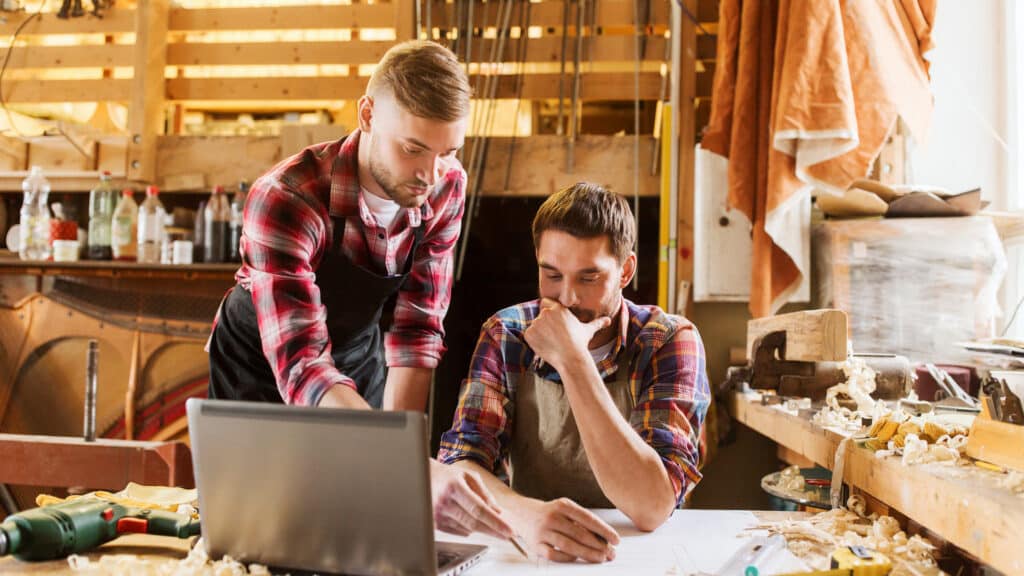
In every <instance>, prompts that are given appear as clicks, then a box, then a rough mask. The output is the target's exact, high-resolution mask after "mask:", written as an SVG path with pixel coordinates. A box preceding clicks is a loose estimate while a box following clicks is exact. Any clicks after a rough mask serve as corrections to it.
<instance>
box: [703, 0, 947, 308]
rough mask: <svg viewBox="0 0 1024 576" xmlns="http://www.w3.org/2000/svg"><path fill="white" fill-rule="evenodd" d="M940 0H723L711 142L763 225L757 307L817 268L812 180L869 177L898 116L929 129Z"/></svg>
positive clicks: (736, 200) (733, 194)
mask: <svg viewBox="0 0 1024 576" xmlns="http://www.w3.org/2000/svg"><path fill="white" fill-rule="evenodd" d="M935 2H936V0H898V1H897V2H891V1H884V0H768V1H759V2H741V1H740V0H722V2H721V4H720V18H719V37H718V61H717V64H716V71H715V80H714V85H713V98H712V109H711V120H710V122H709V124H708V127H707V130H706V132H705V134H704V137H703V140H702V141H701V145H702V146H703V147H704V148H705V149H707V150H709V151H711V152H714V153H717V154H721V155H722V156H725V157H727V158H728V159H729V205H730V206H731V207H733V208H735V209H738V210H741V211H742V212H744V213H745V214H746V215H747V216H748V217H749V218H750V220H751V222H753V225H754V230H753V258H752V270H751V272H752V274H751V293H750V311H751V313H752V315H753V316H754V317H761V316H766V315H770V314H773V313H775V312H776V311H777V310H778V309H779V308H780V307H781V306H782V304H784V303H785V302H786V300H787V299H788V298H789V296H790V295H791V294H792V293H793V292H794V291H795V290H796V289H797V288H798V287H799V285H800V282H801V280H802V278H803V277H804V276H805V275H806V274H808V273H809V271H810V270H809V261H808V258H807V256H806V255H807V252H808V245H809V242H810V238H809V234H808V232H809V231H808V230H807V229H806V222H807V214H806V206H807V198H809V195H810V192H811V190H812V189H818V190H819V191H821V192H825V193H836V194H838V193H841V192H842V191H843V190H845V189H846V188H847V187H849V185H850V183H851V182H852V181H853V180H855V179H857V178H862V177H864V176H865V175H866V174H867V173H868V171H869V169H870V167H871V163H872V162H873V161H874V159H875V158H876V157H877V156H878V153H879V152H880V151H881V149H882V146H883V145H884V144H885V139H886V137H887V135H888V134H889V132H890V131H891V129H892V128H893V126H894V125H895V123H896V119H897V117H902V118H903V119H904V121H905V122H906V123H907V125H908V127H909V128H910V132H911V134H912V135H913V136H914V137H915V138H916V139H917V140H918V141H923V140H924V139H925V138H926V137H927V132H928V122H929V118H930V116H931V110H932V96H931V92H930V90H929V85H928V82H929V78H928V63H927V61H925V60H924V58H923V56H922V54H923V53H924V52H925V51H926V50H928V49H930V48H931V47H932V40H931V25H932V24H931V23H932V22H933V21H934V16H935Z"/></svg>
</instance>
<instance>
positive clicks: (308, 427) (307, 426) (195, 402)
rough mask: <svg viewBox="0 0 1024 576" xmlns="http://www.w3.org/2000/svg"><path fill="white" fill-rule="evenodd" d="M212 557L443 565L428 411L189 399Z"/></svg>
mask: <svg viewBox="0 0 1024 576" xmlns="http://www.w3.org/2000/svg"><path fill="white" fill-rule="evenodd" d="M187 410H188V420H189V432H190V435H191V441H192V457H193V462H194V465H195V477H196V483H197V487H198V488H199V505H200V514H201V519H202V520H201V521H202V531H203V538H204V541H205V542H206V546H207V548H208V550H209V552H210V555H211V556H212V557H215V558H218V557H220V556H222V555H225V554H227V555H230V556H232V557H233V558H236V559H239V560H242V561H244V562H258V563H260V564H265V565H269V566H277V567H284V568H296V569H304V570H320V571H326V572H343V573H349V574H398V573H402V574H406V573H411V574H416V573H421V574H433V573H434V571H435V570H436V556H435V550H434V530H433V514H432V508H431V504H430V481H429V472H428V462H427V454H428V447H427V440H426V419H425V416H424V415H423V414H420V413H413V412H380V411H363V410H338V409H327V408H308V407H295V406H284V405H275V404H261V403H252V402H232V401H222V400H200V399H190V400H189V401H188V404H187Z"/></svg>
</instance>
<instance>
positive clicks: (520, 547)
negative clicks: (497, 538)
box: [508, 536, 530, 560]
mask: <svg viewBox="0 0 1024 576" xmlns="http://www.w3.org/2000/svg"><path fill="white" fill-rule="evenodd" d="M508 541H509V542H511V543H512V545H513V546H515V547H516V550H518V551H519V553H520V554H522V555H523V558H526V559H527V560H529V559H530V555H529V554H527V553H526V547H525V546H523V543H522V542H521V541H520V540H519V536H510V537H509V539H508Z"/></svg>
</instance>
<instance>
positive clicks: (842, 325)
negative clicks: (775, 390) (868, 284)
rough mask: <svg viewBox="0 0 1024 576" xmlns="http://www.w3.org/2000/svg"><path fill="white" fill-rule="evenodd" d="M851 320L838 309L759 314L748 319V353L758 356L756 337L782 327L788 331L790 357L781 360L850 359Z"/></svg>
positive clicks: (788, 354)
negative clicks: (755, 347)
mask: <svg viewBox="0 0 1024 576" xmlns="http://www.w3.org/2000/svg"><path fill="white" fill-rule="evenodd" d="M847 324H848V321H847V318H846V312H843V311H842V310H835V309H826V310H806V311H802V312H793V313H790V314H780V315H778V316H770V317H768V318H757V319H755V320H751V321H749V322H748V323H747V357H748V358H753V357H754V355H753V346H754V340H757V338H759V337H760V336H763V335H765V334H767V333H769V332H776V331H780V330H781V331H784V332H786V357H785V358H781V360H800V361H805V362H813V361H818V360H830V361H834V362H839V361H842V360H846V339H847Z"/></svg>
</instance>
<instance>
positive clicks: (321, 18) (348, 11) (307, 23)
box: [168, 2, 412, 32]
mask: <svg viewBox="0 0 1024 576" xmlns="http://www.w3.org/2000/svg"><path fill="white" fill-rule="evenodd" d="M411 17H412V16H411V15H410V18H411ZM393 27H395V4H394V3H393V2H388V3H381V4H366V3H358V4H349V5H341V6H315V5H314V6H277V7H266V8H264V7H256V6H252V7H247V8H202V9H184V8H177V9H174V10H171V14H170V19H169V21H168V28H169V29H170V30H172V31H174V32H186V31H187V32H194V31H202V30H217V31H221V30H288V29H304V30H323V29H342V28H393Z"/></svg>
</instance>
